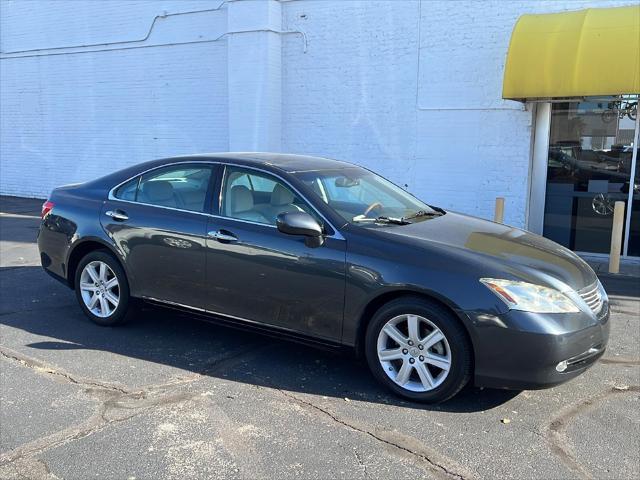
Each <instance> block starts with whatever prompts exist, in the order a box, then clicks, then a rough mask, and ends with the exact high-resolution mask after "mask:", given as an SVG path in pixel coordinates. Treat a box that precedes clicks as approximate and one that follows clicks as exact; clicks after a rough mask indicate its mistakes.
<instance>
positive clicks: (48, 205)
mask: <svg viewBox="0 0 640 480" xmlns="http://www.w3.org/2000/svg"><path fill="white" fill-rule="evenodd" d="M52 209H53V202H52V201H50V200H47V201H46V202H44V203H43V204H42V212H41V213H40V218H44V217H46V216H47V215H49V213H50V212H51V210H52Z"/></svg>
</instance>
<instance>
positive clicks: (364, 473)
mask: <svg viewBox="0 0 640 480" xmlns="http://www.w3.org/2000/svg"><path fill="white" fill-rule="evenodd" d="M353 453H354V455H355V457H356V461H357V462H358V465H360V467H361V468H362V473H363V475H364V478H371V476H370V475H369V472H368V471H367V464H366V462H364V461H362V458H361V457H360V452H358V449H357V448H354V449H353Z"/></svg>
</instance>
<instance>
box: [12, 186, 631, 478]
mask: <svg viewBox="0 0 640 480" xmlns="http://www.w3.org/2000/svg"><path fill="white" fill-rule="evenodd" d="M40 204H41V202H40V201H30V200H24V199H15V198H10V197H3V198H2V208H1V211H2V213H0V292H1V293H0V294H1V302H0V478H2V479H14V478H15V479H21V478H29V479H56V478H66V479H85V478H105V479H111V478H122V479H131V478H136V479H146V478H149V479H152V478H153V479H155V478H187V477H188V478H210V477H224V478H251V479H253V478H272V477H277V478H323V479H324V478H349V479H352V478H363V479H370V478H408V477H410V478H437V479H472V478H496V477H500V478H514V479H516V478H517V479H523V478H563V479H564V478H612V479H624V478H638V477H639V476H640V453H639V452H640V408H639V407H640V281H639V280H638V279H637V278H632V277H623V276H616V277H613V276H606V275H604V276H602V280H603V283H604V284H605V286H606V287H607V290H608V291H609V292H610V295H611V298H612V308H613V315H612V319H611V322H612V331H611V339H610V344H609V348H608V350H607V352H606V353H605V356H604V357H603V358H602V359H601V361H599V362H598V363H597V364H596V365H595V366H594V367H593V368H591V369H590V370H589V371H587V372H586V373H585V374H584V375H582V376H581V377H579V378H577V379H575V380H573V381H571V382H569V383H567V384H564V385H561V386H559V387H556V388H554V389H550V390H541V391H525V392H509V391H498V390H488V389H487V390H479V389H473V388H468V389H467V390H466V391H464V392H463V393H462V394H461V395H460V396H458V397H457V398H455V399H454V400H452V401H450V402H448V403H445V404H443V405H438V406H422V405H418V404H413V403H411V402H407V401H403V400H400V399H398V398H396V397H394V396H392V395H390V394H388V393H387V392H386V391H384V390H382V389H381V388H379V387H378V386H377V384H376V383H375V381H374V380H373V378H372V377H371V375H370V374H369V373H368V371H367V369H366V366H365V365H364V364H362V363H358V362H357V361H355V360H354V359H353V358H351V357H349V356H348V355H342V354H336V353H330V352H325V351H322V350H315V349H312V348H310V347H306V346H300V345H296V344H291V343H286V342H283V341H279V340H274V339H271V338H267V337H262V336H259V335H257V334H252V333H246V332H242V331H239V330H234V329H230V328H226V327H221V326H217V325H213V324H209V323H205V322H202V321H201V320H198V319H197V318H195V317H192V316H190V315H186V314H182V313H178V312H175V311H170V310H162V309H159V308H152V307H149V308H145V309H144V310H143V311H142V312H141V313H140V315H139V316H138V318H136V319H135V320H134V321H133V322H131V323H129V324H127V325H125V326H123V327H118V328H103V327H98V326H95V325H93V324H91V323H90V322H89V321H88V320H87V319H86V318H85V317H84V316H83V314H82V312H81V311H80V309H79V307H77V305H76V300H75V296H74V294H73V292H72V291H71V290H68V289H67V288H65V287H64V286H63V285H61V284H59V283H58V282H56V281H55V280H53V279H51V278H49V277H48V276H47V275H46V274H45V273H44V271H43V270H42V269H41V268H40V266H39V263H38V252H37V248H36V246H35V234H36V231H37V227H38V225H39V217H38V214H39V208H40ZM504 419H509V420H510V422H508V423H503V420H504Z"/></svg>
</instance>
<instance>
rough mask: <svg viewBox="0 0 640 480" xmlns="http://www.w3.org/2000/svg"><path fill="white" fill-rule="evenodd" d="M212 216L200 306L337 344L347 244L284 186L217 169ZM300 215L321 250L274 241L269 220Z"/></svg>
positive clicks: (262, 175) (247, 171)
mask: <svg viewBox="0 0 640 480" xmlns="http://www.w3.org/2000/svg"><path fill="white" fill-rule="evenodd" d="M221 184H222V185H221V187H220V192H219V205H218V209H219V210H218V215H215V216H212V217H211V218H210V219H209V225H208V229H207V230H208V232H209V238H208V239H207V284H208V294H207V306H206V309H207V310H209V311H211V312H213V313H218V314H223V315H226V316H230V317H234V318H237V319H242V320H247V321H250V322H256V323H260V324H268V325H271V326H276V327H279V328H282V329H285V330H289V331H294V332H297V333H301V334H305V335H309V336H314V337H322V338H325V339H327V340H331V341H340V339H341V336H342V318H343V306H344V288H345V249H346V245H345V244H346V242H345V241H344V239H343V238H342V237H341V236H340V234H339V233H338V232H335V231H334V230H333V229H332V228H331V227H330V226H329V225H328V224H327V223H326V221H325V220H324V219H323V218H322V217H321V216H320V215H319V214H318V213H317V212H316V210H315V209H314V208H313V207H311V206H310V204H309V203H308V202H307V201H306V200H305V199H304V198H303V197H302V196H301V195H300V194H299V193H298V192H297V191H295V190H294V189H293V188H292V187H291V186H290V185H289V184H288V182H286V181H285V180H284V179H282V178H280V177H277V176H275V175H272V174H270V173H267V172H264V171H261V170H258V169H252V168H245V167H238V166H232V165H227V166H225V167H224V173H223V177H222V182H221ZM286 211H307V213H309V214H311V215H312V216H314V217H315V218H316V219H317V220H318V221H319V222H320V223H321V224H324V225H325V226H326V227H325V228H326V229H327V231H328V232H330V233H331V235H328V236H327V237H326V238H325V241H324V244H323V245H322V246H319V247H308V246H307V245H306V244H305V239H304V237H301V236H292V235H286V234H284V233H281V232H279V231H278V230H277V228H276V226H275V225H276V222H275V219H276V216H277V214H278V213H281V212H286Z"/></svg>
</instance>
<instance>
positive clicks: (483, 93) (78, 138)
mask: <svg viewBox="0 0 640 480" xmlns="http://www.w3.org/2000/svg"><path fill="white" fill-rule="evenodd" d="M1 2H2V3H1V4H0V6H1V7H2V8H1V10H0V12H1V15H0V19H1V23H0V32H1V37H0V51H1V52H2V54H1V55H0V58H1V60H0V81H1V85H0V119H1V123H0V193H2V194H9V195H26V196H34V197H44V196H46V195H47V194H48V192H49V191H50V190H51V189H52V188H53V187H55V186H56V185H59V184H64V183H70V182H76V181H83V180H87V179H90V178H92V177H95V176H98V175H101V174H103V173H107V172H109V171H113V170H115V169H118V168H121V167H123V166H125V165H130V164H133V163H136V162H140V161H143V160H147V159H152V158H158V157H162V156H169V155H177V154H184V153H195V152H206V151H225V150H270V151H284V152H294V153H308V154H318V155H324V156H329V157H335V158H340V159H345V160H349V161H353V162H355V163H359V164H362V165H365V166H367V167H369V168H372V169H374V170H377V171H379V172H380V173H382V174H384V175H386V176H388V177H389V178H391V179H392V180H394V181H396V182H397V183H400V184H403V185H404V184H406V185H408V188H409V190H410V191H412V192H413V193H415V194H417V195H418V196H419V197H421V198H423V199H425V200H426V201H429V202H431V203H434V204H437V205H441V206H443V207H445V208H453V209H456V210H459V211H463V212H467V213H471V214H474V215H479V216H483V217H486V218H491V217H492V214H493V205H494V201H495V197H496V196H504V197H506V199H507V204H506V222H508V223H511V224H514V225H518V226H524V225H525V211H526V205H527V197H528V181H529V165H530V157H531V140H532V139H531V136H532V122H533V116H532V112H531V111H530V109H529V110H525V109H524V108H523V106H522V105H521V104H519V103H516V102H508V101H507V102H506V101H503V100H501V98H500V97H501V89H502V74H503V69H504V61H505V57H506V53H507V48H508V42H509V38H510V35H511V31H512V29H513V25H514V24H515V21H516V20H517V18H518V17H519V16H520V15H522V14H525V13H544V12H554V11H561V10H568V9H571V10H573V9H580V8H585V7H592V6H614V5H626V4H631V3H634V2H633V1H631V0H629V1H615V2H611V1H600V0H598V1H572V0H553V1H537V0H526V1H524V0H523V1H509V2H506V1H482V2H480V1H467V2H447V1H424V0H423V1H422V2H420V1H419V0H407V1H393V2H392V1H379V2H377V1H361V2H360V1H348V2H342V1H338V0H335V1H334V0H298V1H282V2H279V1H277V0H242V1H230V2H223V1H222V0H211V1H205V0H200V1H198V0H161V1H155V2H149V1H144V0H142V1H124V0H106V1H102V2H95V1H92V0H85V1H80V0H76V1H73V2H70V1H68V2H53V1H46V0H38V1H16V0H1ZM198 10H213V11H206V12H201V13H190V14H185V15H172V14H174V13H178V12H189V11H198ZM167 13H168V14H169V15H166V14H167ZM158 15H160V17H158V18H156V20H155V22H154V17H156V16H158ZM162 15H166V16H164V17H163V16H162ZM152 24H153V28H152V29H151V34H150V35H149V37H148V38H146V39H144V38H145V36H146V35H147V33H148V32H149V29H150V27H151V26H152ZM283 32H290V33H283ZM142 39H144V41H136V40H142ZM115 42H117V43H115ZM93 44H101V45H96V46H90V45H93ZM82 45H84V46H82ZM87 45H89V46H87ZM69 46H76V48H58V47H69ZM32 49H39V50H36V51H30V52H22V53H10V52H15V51H23V50H32Z"/></svg>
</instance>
